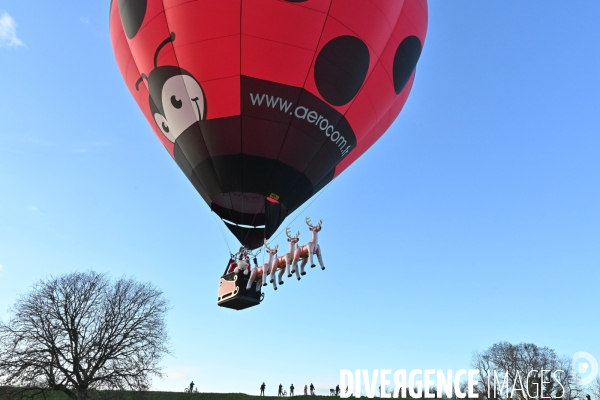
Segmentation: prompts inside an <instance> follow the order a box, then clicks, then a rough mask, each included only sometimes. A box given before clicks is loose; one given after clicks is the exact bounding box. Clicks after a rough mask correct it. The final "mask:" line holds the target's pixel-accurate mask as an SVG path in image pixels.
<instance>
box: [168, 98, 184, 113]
mask: <svg viewBox="0 0 600 400" xmlns="http://www.w3.org/2000/svg"><path fill="white" fill-rule="evenodd" d="M171 104H173V107H175V108H176V109H178V110H179V109H180V108H181V107H182V106H183V102H182V101H181V100H177V97H175V95H173V96H171Z"/></svg>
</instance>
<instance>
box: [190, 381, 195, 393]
mask: <svg viewBox="0 0 600 400" xmlns="http://www.w3.org/2000/svg"><path fill="white" fill-rule="evenodd" d="M193 390H194V381H192V382H191V383H190V393H192V391H193Z"/></svg>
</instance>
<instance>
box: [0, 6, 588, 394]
mask: <svg viewBox="0 0 600 400" xmlns="http://www.w3.org/2000/svg"><path fill="white" fill-rule="evenodd" d="M429 8H430V10H429V11H430V20H429V31H428V36H427V41H426V43H425V47H424V51H423V54H422V57H421V60H420V62H419V64H418V68H417V78H416V81H415V85H414V87H413V91H412V94H411V96H410V98H409V100H408V102H407V105H406V107H405V109H404V110H403V112H402V114H401V115H400V117H399V118H398V119H397V120H396V122H395V123H394V125H392V127H391V128H390V130H389V131H388V132H387V133H386V134H385V135H384V136H383V137H382V138H381V139H380V141H379V142H378V143H377V144H376V145H375V146H373V147H372V148H371V149H370V150H369V151H368V152H367V153H366V154H365V155H364V156H363V157H362V158H361V159H360V160H359V161H358V162H356V163H355V164H353V165H352V166H351V167H350V168H349V169H348V170H346V171H345V172H344V173H343V174H342V175H341V176H340V177H339V179H337V180H336V181H334V182H333V183H332V184H331V185H330V186H329V187H328V188H327V189H326V190H325V192H324V193H322V194H321V195H320V197H319V198H318V199H317V200H316V201H315V202H314V203H312V204H311V205H310V207H309V208H308V209H307V210H305V211H302V213H301V215H300V216H299V217H298V219H296V220H295V221H294V222H293V223H292V225H291V228H292V230H293V231H296V230H300V231H301V232H302V234H301V241H306V240H307V238H308V230H307V228H306V226H305V225H304V222H303V218H304V216H310V217H311V218H312V219H313V221H314V220H318V219H323V220H324V223H323V230H322V232H321V234H320V237H319V241H320V243H321V246H322V248H323V254H324V259H325V264H326V266H327V270H326V271H320V270H317V269H313V270H310V271H309V272H308V275H307V276H306V278H305V279H303V280H302V281H301V282H296V281H292V280H290V281H287V282H286V284H285V285H284V286H283V287H282V288H281V289H280V290H278V291H277V292H276V293H274V292H273V291H272V289H267V291H266V299H265V302H264V303H263V304H261V305H260V306H259V307H254V308H252V309H248V310H246V311H243V312H233V311H231V310H228V309H220V308H219V307H217V306H216V304H215V303H216V295H217V288H218V280H219V276H220V274H221V273H222V269H223V267H224V262H225V260H226V258H227V256H228V247H227V244H226V243H225V241H224V239H223V238H222V237H221V235H220V233H219V229H218V226H217V222H216V221H215V217H214V216H213V215H211V213H210V212H209V209H208V207H207V206H206V205H205V204H204V202H203V201H202V200H201V198H200V196H198V195H197V193H196V192H195V191H194V189H193V188H192V186H191V185H190V184H189V183H188V182H187V181H186V179H185V177H184V176H183V174H182V173H181V172H180V171H179V170H178V167H177V166H176V165H175V163H174V162H173V161H172V159H171V158H170V157H169V155H168V154H167V152H166V151H164V149H163V148H162V145H161V144H160V143H159V141H158V140H156V138H155V137H154V136H153V133H152V132H151V129H150V128H149V126H148V123H147V122H146V120H145V118H144V117H143V115H142V114H141V112H140V111H139V110H138V109H137V106H136V104H135V102H134V101H133V99H132V98H131V96H130V94H129V92H128V91H127V88H126V87H125V84H124V83H123V80H122V78H121V76H120V74H119V72H118V69H117V66H116V63H115V61H114V58H113V54H112V49H111V45H110V40H109V34H108V2H107V1H85V2H70V3H68V4H67V3H64V4H60V2H58V3H53V4H48V5H45V6H44V7H41V6H40V4H36V5H35V6H34V5H33V4H32V3H31V2H23V1H20V0H4V1H3V2H2V5H1V6H0V29H1V30H0V46H1V47H0V76H1V80H0V85H1V86H0V87H1V90H0V120H1V121H2V124H0V318H3V319H6V318H7V317H8V316H9V313H8V308H9V307H10V305H11V304H13V303H14V301H15V300H16V298H17V297H18V296H19V295H21V294H24V293H26V292H27V291H28V289H29V288H30V287H31V286H32V284H33V283H34V282H36V281H38V280H40V279H43V278H46V277H48V276H50V275H58V274H62V273H66V272H71V271H76V270H89V269H93V270H96V271H100V272H106V273H109V274H110V275H111V276H115V277H119V276H123V275H125V276H131V277H135V278H137V279H139V280H143V281H150V282H152V283H154V284H155V285H156V286H158V287H159V288H161V289H162V290H163V291H164V293H165V296H166V297H167V298H168V299H170V303H171V306H172V310H171V312H170V314H169V317H168V327H169V331H170V335H171V347H172V349H173V356H169V357H167V358H165V360H164V366H165V369H166V371H167V374H168V378H167V379H164V380H155V382H154V388H155V389H162V390H176V391H177V390H183V387H184V386H185V385H187V384H188V383H189V381H190V380H192V379H193V380H194V381H195V382H196V383H197V384H198V387H199V390H201V391H220V392H233V391H243V392H247V393H255V392H256V393H257V392H258V387H259V385H260V383H261V382H263V381H265V382H266V384H267V392H268V393H271V394H275V393H276V386H277V385H278V384H279V383H283V384H284V386H286V387H288V386H289V385H290V384H291V383H294V385H295V386H296V387H297V388H300V387H302V386H304V384H309V383H311V382H312V383H314V384H315V385H316V386H317V388H318V389H319V390H318V392H320V393H321V394H324V393H325V390H326V389H328V388H329V387H334V386H335V384H336V381H337V380H338V379H339V370H340V369H350V370H354V369H358V368H360V369H381V368H389V369H392V370H395V369H415V368H421V369H425V368H433V369H446V368H453V369H459V368H468V367H469V363H470V359H471V354H472V352H473V351H475V350H483V349H485V348H487V347H489V346H491V345H492V344H493V343H495V342H498V341H509V342H513V343H519V342H533V343H536V344H538V345H543V346H549V347H551V348H554V349H556V350H557V352H558V353H559V354H564V355H572V354H573V353H575V352H576V351H587V352H589V353H591V354H594V355H595V356H596V358H600V343H599V342H598V340H597V338H598V332H599V331H600V322H599V321H600V320H599V318H598V284H599V281H600V272H599V270H600V245H599V244H600V243H599V239H600V235H599V227H600V202H599V200H600V174H599V173H598V172H599V171H600V158H599V157H598V151H599V149H600V135H598V132H599V131H600V112H599V110H600V95H599V93H600V79H599V78H598V71H599V70H600V56H599V52H598V51H597V49H598V38H600V25H598V23H597V16H598V15H600V3H599V2H597V1H592V0H585V1H577V2H571V3H569V4H568V6H567V5H566V3H565V2H563V1H555V0H553V1H544V2H540V1H537V2H536V1H503V2H492V1H463V0H456V1H441V0H433V1H430V3H429ZM13 33H14V35H13ZM295 216H296V215H294V216H293V217H291V218H290V220H292V219H293V218H294V217H295ZM302 238H304V239H302ZM279 242H280V247H284V246H285V244H284V241H283V240H282V239H281V237H279ZM228 245H229V246H230V247H232V248H234V247H235V242H234V238H233V237H232V236H230V237H228Z"/></svg>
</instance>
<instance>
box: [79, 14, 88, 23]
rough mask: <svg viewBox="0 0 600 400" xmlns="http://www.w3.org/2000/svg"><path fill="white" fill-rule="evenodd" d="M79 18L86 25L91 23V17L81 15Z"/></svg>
mask: <svg viewBox="0 0 600 400" xmlns="http://www.w3.org/2000/svg"><path fill="white" fill-rule="evenodd" d="M79 20H80V21H81V22H82V23H84V24H86V25H89V23H90V17H84V16H81V17H79Z"/></svg>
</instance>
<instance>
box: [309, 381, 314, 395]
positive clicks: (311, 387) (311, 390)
mask: <svg viewBox="0 0 600 400" xmlns="http://www.w3.org/2000/svg"><path fill="white" fill-rule="evenodd" d="M310 395H311V396H314V395H315V385H313V384H312V383H311V384H310Z"/></svg>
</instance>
